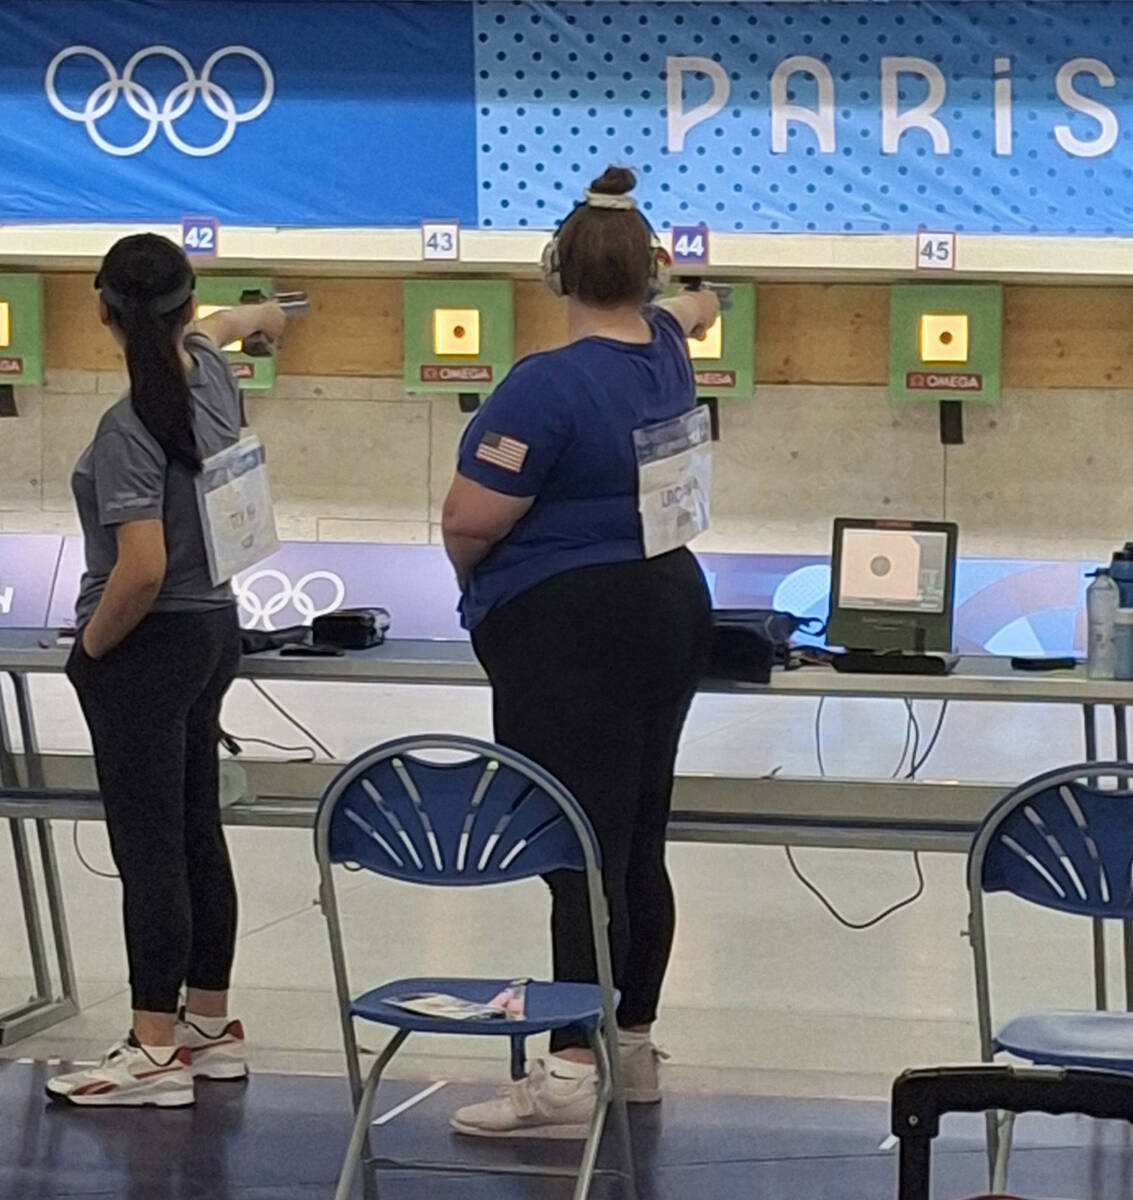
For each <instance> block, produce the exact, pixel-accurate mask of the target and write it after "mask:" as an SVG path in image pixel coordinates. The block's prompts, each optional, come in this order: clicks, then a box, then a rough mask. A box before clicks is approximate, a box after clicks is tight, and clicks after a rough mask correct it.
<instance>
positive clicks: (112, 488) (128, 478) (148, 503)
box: [71, 334, 240, 626]
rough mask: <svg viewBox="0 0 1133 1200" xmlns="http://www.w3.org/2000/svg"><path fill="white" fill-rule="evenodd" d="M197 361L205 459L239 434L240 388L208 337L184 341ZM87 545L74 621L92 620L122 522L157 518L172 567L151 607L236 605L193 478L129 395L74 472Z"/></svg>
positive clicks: (196, 421)
mask: <svg viewBox="0 0 1133 1200" xmlns="http://www.w3.org/2000/svg"><path fill="white" fill-rule="evenodd" d="M185 349H186V350H188V351H189V353H190V354H191V355H192V357H193V359H194V360H195V362H196V366H195V367H194V369H193V370H192V372H190V374H189V392H190V395H191V397H192V409H193V427H194V429H195V431H196V435H197V447H198V449H199V450H200V452H201V457H202V458H208V457H209V455H212V454H216V453H218V452H219V451H221V450H223V449H225V448H226V447H227V446H231V445H232V443H233V442H235V441H237V440H238V439H239V437H240V392H239V389H238V388H237V386H236V381H235V379H233V377H232V372H231V370H230V369H229V366H228V362H227V360H226V359H225V357H224V355H223V353H221V351H220V350H218V349H217V348H216V347H215V346H214V345H213V344H212V342H210V341H209V340H208V339H207V338H204V337H201V336H200V335H198V334H190V335H189V337H187V338H186V339H185ZM71 489H72V491H73V492H74V494H75V503H76V505H77V506H78V510H79V521H80V523H81V524H82V528H83V539H84V542H85V544H86V565H87V569H86V573H85V574H84V575H83V581H82V584H81V586H80V588H79V600H78V604H77V606H76V614H75V615H76V620H77V622H78V624H79V625H80V626H82V625H84V624H85V623H86V622H87V621H89V620H90V618H91V616H92V615H93V613H94V610H95V608H96V607H97V606H98V601H99V598H100V597H101V596H102V592H103V589H104V588H105V587H106V580H107V579H108V578H109V576H110V572H111V569H112V568H113V566H114V563H115V562H116V560H117V558H118V541H117V532H116V530H117V526H119V525H124V524H126V523H127V522H129V521H144V520H148V519H152V518H155V517H160V518H162V519H163V520H164V522H165V550H166V556H167V566H166V571H165V579H164V581H163V582H162V585H161V591H160V592H159V593H158V596H157V600H156V601H155V602H154V605H153V609H152V611H153V612H199V611H207V610H209V609H213V608H221V607H223V606H224V605H226V604H231V603H232V589H231V587H230V586H229V585H228V584H222V585H221V586H220V587H214V586H213V583H212V577H211V575H210V574H209V568H208V558H207V555H206V553H205V543H204V534H203V533H202V530H201V518H200V513H199V510H198V508H197V492H196V476H195V475H194V474H193V473H192V472H191V471H190V470H189V469H188V468H187V467H184V466H182V465H181V464H180V463H173V464H169V463H168V462H167V461H166V458H165V453H164V451H163V450H162V449H161V447H160V446H159V445H158V443H157V441H156V440H155V439H154V437H153V436H152V435H151V434H150V432H149V431H148V430H147V429H146V427H145V426H144V425H143V424H142V422H141V420H140V419H139V418H138V415H137V413H135V412H134V409H133V406H132V405H131V403H130V396H129V393H127V394H126V395H125V396H123V397H122V399H121V400H119V401H118V403H117V404H115V405H114V407H113V408H111V409H109V410H108V411H107V412H106V413H104V414H103V417H102V420H101V421H100V422H99V426H98V432H97V433H96V434H95V437H94V441H93V442H91V444H90V445H89V446H88V447H87V449H86V450H85V451H84V452H83V454H82V456H81V457H80V459H79V461H78V463H77V465H76V467H75V473H74V475H73V476H72V477H71Z"/></svg>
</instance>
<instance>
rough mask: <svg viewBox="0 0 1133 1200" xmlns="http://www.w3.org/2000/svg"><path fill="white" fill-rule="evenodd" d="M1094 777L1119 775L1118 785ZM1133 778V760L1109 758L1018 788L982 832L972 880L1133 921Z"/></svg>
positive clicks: (990, 888) (1068, 908)
mask: <svg viewBox="0 0 1133 1200" xmlns="http://www.w3.org/2000/svg"><path fill="white" fill-rule="evenodd" d="M1075 773H1077V774H1075ZM1087 776H1088V777H1091V778H1104V779H1110V778H1112V779H1114V780H1116V781H1117V783H1118V787H1117V788H1116V789H1106V788H1101V787H1098V786H1095V785H1094V784H1092V783H1089V782H1086V777H1087ZM1131 780H1133V766H1129V765H1128V764H1124V763H1104V764H1093V765H1088V766H1086V765H1084V766H1082V767H1078V768H1068V769H1067V770H1066V771H1062V772H1052V773H1050V774H1048V775H1043V776H1039V777H1037V778H1036V779H1034V780H1032V781H1030V782H1029V783H1026V784H1023V785H1021V786H1020V787H1019V788H1016V789H1015V790H1014V791H1013V792H1012V793H1011V794H1010V795H1008V796H1007V797H1006V798H1005V799H1004V800H1003V801H1001V803H1000V804H999V805H998V806H997V807H996V808H995V809H994V810H993V811H992V812H991V813H990V814H989V816H988V817H987V818H986V820H985V821H984V823H983V825H982V826H981V828H980V831H979V833H978V834H977V836H976V840H975V843H974V846H973V850H972V862H971V867H970V872H971V879H972V883H973V885H977V886H979V888H980V889H981V890H982V891H984V892H1009V893H1011V894H1012V895H1015V896H1018V897H1020V898H1021V899H1024V900H1028V901H1030V902H1031V903H1033V904H1038V905H1041V906H1042V907H1044V908H1052V909H1057V910H1059V911H1061V912H1067V913H1075V914H1078V915H1081V916H1091V917H1103V918H1113V919H1121V920H1129V919H1133V791H1130V790H1129V788H1130V781H1131Z"/></svg>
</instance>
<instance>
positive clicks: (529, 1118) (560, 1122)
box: [451, 1058, 598, 1140]
mask: <svg viewBox="0 0 1133 1200" xmlns="http://www.w3.org/2000/svg"><path fill="white" fill-rule="evenodd" d="M597 1103H598V1072H597V1071H596V1070H591V1071H588V1072H586V1074H584V1075H575V1074H573V1073H571V1074H566V1073H565V1072H564V1073H563V1074H559V1073H557V1071H556V1065H555V1060H554V1059H553V1058H552V1059H539V1060H538V1061H537V1062H535V1064H534V1065H533V1066H532V1068H531V1073H530V1074H529V1075H528V1076H527V1078H526V1079H521V1080H519V1081H518V1082H517V1083H510V1084H508V1085H507V1086H506V1087H503V1088H501V1089H500V1093H499V1096H498V1097H497V1098H496V1099H495V1100H488V1101H486V1102H485V1103H483V1104H471V1105H469V1106H468V1107H467V1108H462V1109H460V1110H459V1111H458V1112H457V1113H456V1114H455V1115H454V1116H453V1118H452V1121H451V1124H452V1127H453V1129H455V1130H456V1132H457V1133H463V1134H465V1135H466V1136H468V1137H487V1138H553V1139H562V1140H567V1139H578V1138H585V1137H586V1135H587V1133H588V1132H589V1130H590V1121H591V1118H592V1117H593V1116H594V1106H595V1105H596V1104H597Z"/></svg>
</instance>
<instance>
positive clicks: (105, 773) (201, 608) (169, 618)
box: [47, 234, 285, 1107]
mask: <svg viewBox="0 0 1133 1200" xmlns="http://www.w3.org/2000/svg"><path fill="white" fill-rule="evenodd" d="M194 284H195V279H194V276H193V272H192V269H191V267H190V266H189V262H188V260H187V259H186V258H185V255H184V253H183V252H182V251H181V250H180V249H179V248H178V247H177V246H175V245H174V244H173V243H172V242H170V241H167V240H166V239H165V238H161V237H157V236H156V235H154V234H141V235H138V236H135V237H128V238H123V239H122V240H121V241H119V242H118V243H117V244H116V245H115V246H114V247H113V248H112V249H111V251H110V253H109V254H107V256H106V259H105V260H104V262H103V264H102V269H101V270H100V271H99V273H98V277H97V278H96V280H95V287H96V288H97V289H98V291H99V311H100V315H101V318H102V323H103V325H105V326H106V327H107V329H108V330H109V332H110V334H111V336H112V337H113V338H114V340H115V341H116V342H117V343H118V345H119V346H120V347H121V348H122V349H123V350H124V351H125V355H126V365H127V368H128V371H129V376H130V388H129V391H128V392H127V393H126V395H125V396H123V397H122V399H120V400H119V401H118V402H117V403H116V404H115V405H113V406H112V407H111V408H110V409H109V410H108V411H107V412H106V413H105V414H104V416H103V418H102V420H101V421H100V423H99V426H98V431H97V433H96V434H95V437H94V441H93V442H92V443H91V445H90V446H89V447H88V448H87V450H86V451H85V452H84V453H83V455H82V457H81V458H80V459H79V462H78V465H77V466H76V468H75V473H74V477H73V480H72V486H73V490H74V494H75V501H76V504H77V506H78V510H79V518H80V521H81V524H82V528H83V537H84V541H85V544H86V563H87V570H86V574H85V575H84V576H83V581H82V586H81V590H80V595H79V602H78V609H77V617H78V626H79V633H78V636H77V637H76V639H75V648H74V651H73V652H72V655H71V659H70V662H69V663H68V667H67V674H68V677H69V678H70V680H71V683H72V684H73V685H74V687H75V690H76V691H77V692H78V695H79V700H80V703H81V704H82V709H83V714H84V716H85V717H86V720H87V724H88V726H89V727H90V732H91V739H92V741H93V743H94V752H95V760H96V764H97V767H98V780H99V788H100V790H101V793H102V799H103V803H104V805H105V808H106V823H107V828H108V830H109V833H110V844H111V850H112V852H113V855H114V861H115V863H116V865H117V867H118V871H119V874H120V876H121V879H122V890H123V901H124V903H123V909H124V917H125V926H126V947H127V954H128V958H129V964H130V987H131V992H132V1007H133V1010H134V1012H133V1024H132V1028H131V1030H130V1033H129V1035H128V1037H127V1038H126V1039H125V1040H124V1041H123V1042H121V1043H120V1044H119V1045H117V1046H115V1047H114V1048H113V1049H112V1050H111V1051H110V1052H109V1053H108V1054H107V1055H106V1057H105V1058H104V1059H103V1061H102V1062H101V1063H100V1064H99V1065H98V1066H96V1067H92V1068H89V1069H87V1070H84V1071H78V1072H75V1073H73V1074H69V1075H61V1076H57V1077H56V1078H54V1079H52V1080H50V1081H49V1083H48V1085H47V1091H48V1095H49V1096H51V1097H52V1098H53V1099H57V1100H65V1101H68V1102H70V1103H72V1104H80V1105H99V1106H105V1105H130V1106H137V1105H145V1104H154V1105H160V1106H163V1107H176V1106H180V1105H185V1104H192V1102H193V1098H194V1094H193V1077H194V1075H197V1076H205V1077H209V1078H223V1079H234V1078H242V1077H243V1076H244V1075H245V1074H246V1072H247V1067H246V1064H245V1061H244V1053H243V1051H244V1034H243V1030H242V1028H241V1026H240V1023H239V1022H238V1021H231V1020H229V1017H228V1007H227V1001H228V981H229V973H230V971H231V967H232V958H233V951H234V947H235V938H236V890H235V886H234V883H233V879H232V869H231V866H230V863H229V858H228V850H227V847H226V845H225V841H224V835H223V833H222V831H221V826H220V812H219V801H218V792H219V780H218V775H219V766H218V757H217V740H218V734H219V728H220V707H221V703H222V701H223V699H224V695H225V693H226V692H227V690H228V688H229V686H230V685H231V683H232V680H233V678H234V677H235V675H236V670H237V666H238V664H239V659H240V634H239V628H238V625H237V620H236V608H235V604H234V601H233V597H232V590H231V587H230V586H229V585H228V584H222V585H221V586H219V587H217V586H215V585H214V584H213V582H212V578H211V575H210V573H209V567H208V560H207V555H206V551H205V541H204V533H203V530H202V525H201V518H200V515H199V511H198V506H197V496H196V477H197V475H198V473H199V471H200V468H201V462H202V459H204V458H207V457H209V456H210V455H212V454H215V453H217V452H218V451H220V450H223V449H225V448H226V447H228V446H230V445H232V444H233V443H234V442H236V441H237V440H238V438H239V435H240V396H239V392H238V390H237V387H236V383H235V381H234V379H233V377H232V373H231V371H230V370H229V367H228V363H227V361H226V359H225V357H224V355H223V353H222V352H221V350H220V347H221V346H225V345H228V344H229V343H230V342H233V341H236V340H238V339H240V338H245V337H249V336H251V335H252V334H253V333H257V332H262V333H264V334H266V335H267V337H268V338H269V339H271V340H275V339H277V338H278V337H279V335H280V334H281V333H282V331H283V325H284V321H285V317H284V314H283V311H282V310H281V309H280V308H279V306H278V305H276V304H262V305H248V306H241V307H239V308H235V309H228V310H224V311H221V312H218V313H215V314H213V315H212V316H210V317H208V318H206V319H204V320H202V321H198V322H196V323H195V324H194V323H193V316H194V302H193V287H194ZM183 987H185V988H187V991H186V995H185V1006H184V1008H181V1009H180V1010H179V1005H180V1004H181V990H182V988H183Z"/></svg>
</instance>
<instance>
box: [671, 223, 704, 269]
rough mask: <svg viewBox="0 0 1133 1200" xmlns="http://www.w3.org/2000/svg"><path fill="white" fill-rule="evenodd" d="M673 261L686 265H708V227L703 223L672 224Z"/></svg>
mask: <svg viewBox="0 0 1133 1200" xmlns="http://www.w3.org/2000/svg"><path fill="white" fill-rule="evenodd" d="M673 262H674V263H683V264H684V265H686V266H701V267H704V266H707V265H708V229H707V227H706V226H704V225H674V226H673Z"/></svg>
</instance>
